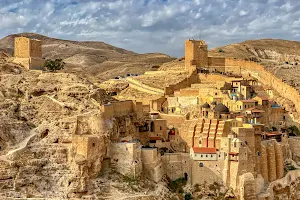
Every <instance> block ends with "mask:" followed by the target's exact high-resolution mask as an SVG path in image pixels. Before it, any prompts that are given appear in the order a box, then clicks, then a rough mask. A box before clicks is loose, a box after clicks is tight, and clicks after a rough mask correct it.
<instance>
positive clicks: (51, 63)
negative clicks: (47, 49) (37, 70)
mask: <svg viewBox="0 0 300 200" xmlns="http://www.w3.org/2000/svg"><path fill="white" fill-rule="evenodd" d="M64 66H65V63H64V62H63V61H62V59H55V60H50V59H47V60H46V61H45V63H44V67H45V68H46V69H48V70H49V71H51V72H56V70H61V69H63V68H64Z"/></svg>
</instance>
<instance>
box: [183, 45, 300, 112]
mask: <svg viewBox="0 0 300 200" xmlns="http://www.w3.org/2000/svg"><path fill="white" fill-rule="evenodd" d="M185 57H186V58H185V68H186V69H187V70H192V69H194V68H200V69H208V70H209V71H213V72H216V71H218V72H222V73H232V74H241V75H247V76H249V75H251V76H252V77H255V78H257V79H258V81H259V82H261V83H263V84H264V85H265V86H268V87H271V88H273V89H274V90H275V91H276V92H278V93H279V94H280V95H281V96H282V97H284V98H286V99H288V100H290V101H292V102H293V103H294V104H295V108H296V110H297V112H300V95H299V93H298V91H297V90H296V89H295V88H293V87H291V86H289V85H288V84H286V83H284V82H283V81H282V80H281V79H280V78H277V77H276V76H274V74H272V73H271V72H268V71H267V70H265V68H264V66H262V65H260V64H258V63H256V62H252V61H245V60H238V59H233V58H222V57H208V54H207V45H206V44H205V42H204V41H202V40H201V41H195V40H186V42H185ZM204 57H206V58H207V59H205V58H204ZM206 61H207V62H206ZM206 63H207V64H206ZM200 76H201V75H200ZM199 78H200V80H201V77H199ZM214 78H216V77H214Z"/></svg>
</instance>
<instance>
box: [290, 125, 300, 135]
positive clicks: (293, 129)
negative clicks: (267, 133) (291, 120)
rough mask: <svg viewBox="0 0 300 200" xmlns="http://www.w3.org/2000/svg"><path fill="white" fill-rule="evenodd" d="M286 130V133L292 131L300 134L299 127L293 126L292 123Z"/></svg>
mask: <svg viewBox="0 0 300 200" xmlns="http://www.w3.org/2000/svg"><path fill="white" fill-rule="evenodd" d="M287 132H288V133H294V134H296V135H300V131H299V129H298V128H297V126H294V125H293V126H290V127H288V129H287Z"/></svg>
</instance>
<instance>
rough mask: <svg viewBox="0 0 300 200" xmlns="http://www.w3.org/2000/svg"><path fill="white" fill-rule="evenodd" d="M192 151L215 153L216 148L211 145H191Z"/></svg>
mask: <svg viewBox="0 0 300 200" xmlns="http://www.w3.org/2000/svg"><path fill="white" fill-rule="evenodd" d="M193 151H194V153H206V154H215V153H217V149H216V148H212V147H193Z"/></svg>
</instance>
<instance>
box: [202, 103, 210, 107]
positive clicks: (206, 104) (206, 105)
mask: <svg viewBox="0 0 300 200" xmlns="http://www.w3.org/2000/svg"><path fill="white" fill-rule="evenodd" d="M201 107H202V108H210V105H209V104H208V103H207V102H205V104H203V105H202V106H201Z"/></svg>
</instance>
